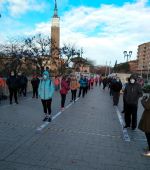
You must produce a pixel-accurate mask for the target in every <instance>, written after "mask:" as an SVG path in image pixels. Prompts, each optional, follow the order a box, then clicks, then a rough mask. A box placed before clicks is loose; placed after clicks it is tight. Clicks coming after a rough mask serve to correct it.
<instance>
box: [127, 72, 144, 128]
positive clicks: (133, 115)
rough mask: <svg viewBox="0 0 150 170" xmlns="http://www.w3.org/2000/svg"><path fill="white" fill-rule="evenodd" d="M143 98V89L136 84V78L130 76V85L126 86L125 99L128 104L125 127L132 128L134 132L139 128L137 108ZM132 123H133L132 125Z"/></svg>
mask: <svg viewBox="0 0 150 170" xmlns="http://www.w3.org/2000/svg"><path fill="white" fill-rule="evenodd" d="M140 97H142V88H141V86H140V85H139V84H138V83H137V82H136V78H135V76H132V75H131V76H130V78H129V83H128V84H127V85H126V87H125V90H124V98H125V103H126V108H125V114H124V115H125V126H124V128H127V127H130V126H131V127H132V130H135V129H136V127H137V108H138V100H139V98H140ZM131 122H132V123H131Z"/></svg>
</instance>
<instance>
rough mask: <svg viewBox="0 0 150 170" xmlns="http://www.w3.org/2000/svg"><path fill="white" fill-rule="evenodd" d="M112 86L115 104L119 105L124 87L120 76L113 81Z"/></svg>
mask: <svg viewBox="0 0 150 170" xmlns="http://www.w3.org/2000/svg"><path fill="white" fill-rule="evenodd" d="M111 88H112V91H113V104H114V106H117V105H118V103H119V97H120V90H121V89H122V83H121V81H120V79H119V77H117V78H116V80H115V81H114V82H112V85H111Z"/></svg>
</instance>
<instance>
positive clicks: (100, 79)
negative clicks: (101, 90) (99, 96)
mask: <svg viewBox="0 0 150 170" xmlns="http://www.w3.org/2000/svg"><path fill="white" fill-rule="evenodd" d="M98 81H99V86H101V83H102V77H101V75H100V76H99V79H98Z"/></svg>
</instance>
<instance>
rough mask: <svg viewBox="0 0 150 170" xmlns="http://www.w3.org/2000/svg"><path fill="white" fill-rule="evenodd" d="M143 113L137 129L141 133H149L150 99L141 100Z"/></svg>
mask: <svg viewBox="0 0 150 170" xmlns="http://www.w3.org/2000/svg"><path fill="white" fill-rule="evenodd" d="M141 103H142V105H143V107H144V112H143V115H142V117H141V120H140V123H139V127H138V128H139V129H140V130H142V131H143V132H146V133H150V97H149V98H148V100H144V99H142V100H141Z"/></svg>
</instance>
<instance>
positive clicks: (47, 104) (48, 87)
mask: <svg viewBox="0 0 150 170" xmlns="http://www.w3.org/2000/svg"><path fill="white" fill-rule="evenodd" d="M38 92H39V97H40V98H41V102H42V105H43V110H44V113H45V117H44V119H43V121H46V120H48V121H49V122H51V120H52V119H51V103H52V96H53V94H54V85H53V82H52V80H51V79H50V77H49V73H48V72H47V71H44V72H43V77H42V79H41V80H40V84H39V88H38Z"/></svg>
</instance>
